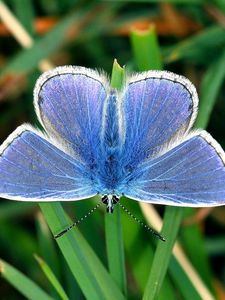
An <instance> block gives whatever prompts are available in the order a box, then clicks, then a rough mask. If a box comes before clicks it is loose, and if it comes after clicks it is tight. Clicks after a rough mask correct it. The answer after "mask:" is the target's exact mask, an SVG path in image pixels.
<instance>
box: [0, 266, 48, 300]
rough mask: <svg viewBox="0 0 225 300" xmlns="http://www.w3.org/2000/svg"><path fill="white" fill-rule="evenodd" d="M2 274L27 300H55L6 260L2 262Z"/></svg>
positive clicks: (0, 268)
mask: <svg viewBox="0 0 225 300" xmlns="http://www.w3.org/2000/svg"><path fill="white" fill-rule="evenodd" d="M0 274H1V276H2V277H3V278H4V279H5V280H7V281H8V282H9V283H10V284H11V285H13V286H14V287H15V289H17V290H18V291H19V292H20V293H21V294H22V295H23V296H24V297H26V298H27V299H31V300H40V299H41V300H53V298H52V297H50V296H49V295H48V294H47V293H46V292H44V291H43V290H42V289H41V288H40V287H39V286H38V285H37V284H36V283H34V282H33V281H32V280H30V279H29V278H28V277H27V276H25V275H24V274H23V273H21V272H20V271H18V270H17V269H15V268H14V267H12V266H11V265H9V264H8V263H7V262H5V261H4V260H0Z"/></svg>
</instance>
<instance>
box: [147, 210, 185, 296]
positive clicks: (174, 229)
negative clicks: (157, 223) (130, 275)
mask: <svg viewBox="0 0 225 300" xmlns="http://www.w3.org/2000/svg"><path fill="white" fill-rule="evenodd" d="M181 220H182V208H180V207H173V206H167V207H166V209H165V214H164V218H163V228H162V235H163V236H164V237H165V238H166V243H162V242H161V241H159V242H158V244H157V248H156V252H155V255H154V259H153V263H152V266H151V271H150V274H149V278H148V282H147V285H146V288H145V292H144V296H143V300H154V299H156V298H157V297H158V294H159V292H160V289H161V286H162V283H163V280H164V277H165V275H166V271H167V268H168V265H169V262H170V258H171V255H172V250H173V246H174V243H175V240H176V237H177V233H178V230H179V226H180V223H181Z"/></svg>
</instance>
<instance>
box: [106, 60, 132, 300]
mask: <svg viewBox="0 0 225 300" xmlns="http://www.w3.org/2000/svg"><path fill="white" fill-rule="evenodd" d="M123 79H124V69H123V68H121V67H120V65H119V64H118V63H117V61H116V60H114V63H113V69H112V78H111V86H112V87H113V88H116V89H120V88H121V87H122V83H123ZM105 237H106V251H107V258H108V266H109V273H110V274H111V276H112V278H113V279H114V281H115V282H116V283H117V285H118V286H119V287H120V289H121V290H122V291H123V293H124V294H125V295H126V293H127V287H126V274H125V259H124V245H123V235H122V226H121V216H120V207H119V206H117V205H116V206H115V209H114V212H113V214H107V213H105Z"/></svg>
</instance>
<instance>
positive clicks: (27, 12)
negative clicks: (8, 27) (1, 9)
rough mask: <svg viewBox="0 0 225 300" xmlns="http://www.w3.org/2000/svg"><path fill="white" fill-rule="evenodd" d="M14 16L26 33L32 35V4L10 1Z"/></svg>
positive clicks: (27, 0) (21, 0) (23, 1)
mask: <svg viewBox="0 0 225 300" xmlns="http://www.w3.org/2000/svg"><path fill="white" fill-rule="evenodd" d="M12 4H13V8H14V12H15V15H16V16H17V18H18V20H19V21H20V22H21V23H22V24H23V26H24V27H25V29H26V30H27V32H29V34H31V35H33V33H34V30H33V25H34V7H33V2H32V1H30V0H20V1H18V0H13V1H12Z"/></svg>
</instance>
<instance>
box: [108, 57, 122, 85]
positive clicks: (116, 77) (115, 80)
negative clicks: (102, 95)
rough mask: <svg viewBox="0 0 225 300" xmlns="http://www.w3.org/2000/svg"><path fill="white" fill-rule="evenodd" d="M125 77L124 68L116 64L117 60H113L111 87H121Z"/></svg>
mask: <svg viewBox="0 0 225 300" xmlns="http://www.w3.org/2000/svg"><path fill="white" fill-rule="evenodd" d="M124 77H125V70H124V68H121V66H120V65H119V64H118V62H117V60H116V59H115V60H114V62H113V69H112V75H111V87H113V88H115V89H118V90H119V89H121V88H122V86H123V82H124Z"/></svg>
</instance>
